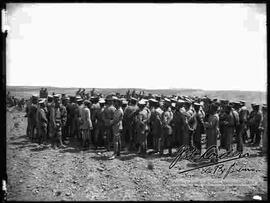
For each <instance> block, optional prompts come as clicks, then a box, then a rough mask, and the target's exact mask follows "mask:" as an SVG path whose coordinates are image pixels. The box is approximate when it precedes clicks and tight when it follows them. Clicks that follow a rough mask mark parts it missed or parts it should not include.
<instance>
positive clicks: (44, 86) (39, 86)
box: [6, 85, 267, 93]
mask: <svg viewBox="0 0 270 203" xmlns="http://www.w3.org/2000/svg"><path fill="white" fill-rule="evenodd" d="M6 87H36V88H62V89H74V88H76V89H80V88H81V89H130V90H138V89H140V90H196V91H240V92H262V93H267V90H266V91H262V90H235V89H227V90H224V89H221V90H214V89H212V90H209V89H199V88H198V89H196V88H184V87H183V88H177V87H171V88H155V89H154V88H140V87H63V86H62V87H61V86H46V85H6Z"/></svg>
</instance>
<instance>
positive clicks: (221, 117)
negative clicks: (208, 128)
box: [219, 100, 229, 149]
mask: <svg viewBox="0 0 270 203" xmlns="http://www.w3.org/2000/svg"><path fill="white" fill-rule="evenodd" d="M220 102H221V105H220V111H219V130H220V146H219V148H222V149H225V148H226V137H225V135H224V129H225V125H224V122H225V120H226V113H225V108H226V106H227V105H228V104H229V100H220Z"/></svg>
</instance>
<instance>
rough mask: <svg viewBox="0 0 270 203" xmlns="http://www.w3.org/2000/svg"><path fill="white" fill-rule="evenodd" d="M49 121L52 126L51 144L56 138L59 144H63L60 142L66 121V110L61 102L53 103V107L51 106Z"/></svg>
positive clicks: (54, 142)
mask: <svg viewBox="0 0 270 203" xmlns="http://www.w3.org/2000/svg"><path fill="white" fill-rule="evenodd" d="M50 113H51V122H52V126H53V136H52V140H53V145H55V144H56V140H57V139H58V140H59V142H60V145H61V146H64V145H63V142H62V128H63V126H65V124H66V121H67V111H66V107H65V106H63V105H62V104H59V106H57V104H54V106H53V108H51V112H50Z"/></svg>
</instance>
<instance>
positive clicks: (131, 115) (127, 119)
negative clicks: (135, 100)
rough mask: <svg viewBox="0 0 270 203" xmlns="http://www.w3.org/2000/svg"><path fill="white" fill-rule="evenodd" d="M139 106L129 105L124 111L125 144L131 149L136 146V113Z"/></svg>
mask: <svg viewBox="0 0 270 203" xmlns="http://www.w3.org/2000/svg"><path fill="white" fill-rule="evenodd" d="M138 109H139V108H138V106H137V105H128V106H127V108H126V109H125V111H124V117H123V134H124V136H125V138H124V140H125V144H126V145H127V148H129V149H131V148H132V147H133V145H134V144H135V143H134V142H135V130H134V129H135V122H134V119H135V113H136V112H137V111H138Z"/></svg>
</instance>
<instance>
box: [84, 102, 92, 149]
mask: <svg viewBox="0 0 270 203" xmlns="http://www.w3.org/2000/svg"><path fill="white" fill-rule="evenodd" d="M87 102H88V100H87V101H85V103H87ZM81 116H82V118H81V120H82V124H81V129H82V142H83V147H85V146H86V142H87V141H88V142H90V143H91V142H92V141H91V132H90V130H91V129H92V128H93V125H92V121H91V113H90V109H89V108H88V107H87V106H86V105H85V106H84V107H83V108H82V113H81Z"/></svg>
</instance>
